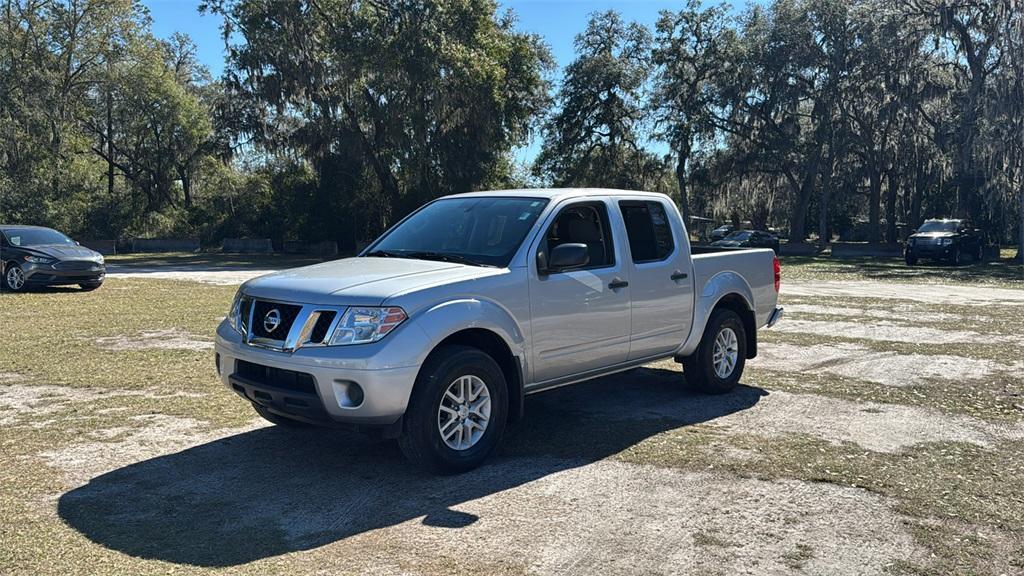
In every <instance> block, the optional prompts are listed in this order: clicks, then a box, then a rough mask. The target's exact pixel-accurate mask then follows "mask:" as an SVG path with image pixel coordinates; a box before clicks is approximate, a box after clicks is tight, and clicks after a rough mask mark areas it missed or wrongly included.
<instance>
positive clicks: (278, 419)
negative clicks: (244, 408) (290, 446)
mask: <svg viewBox="0 0 1024 576" xmlns="http://www.w3.org/2000/svg"><path fill="white" fill-rule="evenodd" d="M252 407H253V409H255V410H256V413H257V414H259V415H260V416H261V417H262V418H263V419H264V420H266V421H267V422H270V423H271V424H274V425H276V426H284V427H285V428H311V427H312V424H307V423H305V422H300V421H298V420H292V419H291V418H286V417H284V416H279V415H277V414H274V413H273V412H271V411H270V410H267V409H266V408H264V407H263V406H260V405H259V404H256V403H253V405H252Z"/></svg>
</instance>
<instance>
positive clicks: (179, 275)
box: [107, 266, 277, 286]
mask: <svg viewBox="0 0 1024 576" xmlns="http://www.w3.org/2000/svg"><path fill="white" fill-rule="evenodd" d="M108 270H109V272H108V274H107V277H108V278H143V279H153V280H184V281H187V282H200V283H202V284H213V285H216V286H235V285H238V284H241V283H243V282H245V281H246V280H251V279H252V278H256V277H258V276H264V275H266V274H271V273H273V272H277V270H224V269H217V268H206V267H201V266H190V267H187V268H173V267H153V268H139V267H132V266H110V267H108Z"/></svg>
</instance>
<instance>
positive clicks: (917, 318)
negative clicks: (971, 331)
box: [786, 304, 963, 322]
mask: <svg viewBox="0 0 1024 576" xmlns="http://www.w3.org/2000/svg"><path fill="white" fill-rule="evenodd" d="M786 314H787V315H789V314H795V315H796V316H798V317H799V316H800V315H803V314H818V315H823V316H843V317H850V318H880V319H883V320H902V321H906V322H959V321H961V320H963V316H961V315H959V314H950V313H947V312H922V311H920V310H919V309H918V307H916V306H914V305H907V304H893V305H892V307H890V308H889V309H887V310H876V309H873V308H847V307H842V306H821V305H818V304H786Z"/></svg>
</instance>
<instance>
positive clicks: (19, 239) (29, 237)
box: [4, 228, 75, 246]
mask: <svg viewBox="0 0 1024 576" xmlns="http://www.w3.org/2000/svg"><path fill="white" fill-rule="evenodd" d="M4 234H5V235H6V236H7V241H8V242H10V243H11V245H12V246H51V245H54V244H62V245H68V244H74V243H75V241H74V240H72V239H71V238H68V237H67V236H65V235H63V234H61V233H60V232H57V231H56V230H50V229H49V228H14V229H11V230H5V231H4Z"/></svg>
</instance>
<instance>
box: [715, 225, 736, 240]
mask: <svg viewBox="0 0 1024 576" xmlns="http://www.w3.org/2000/svg"><path fill="white" fill-rule="evenodd" d="M733 230H735V228H733V226H732V224H723V225H721V226H719V227H718V228H715V229H714V230H712V231H711V241H712V242H714V241H715V240H721V239H722V238H725V237H726V236H728V235H729V234H731V233H732V231H733Z"/></svg>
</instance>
